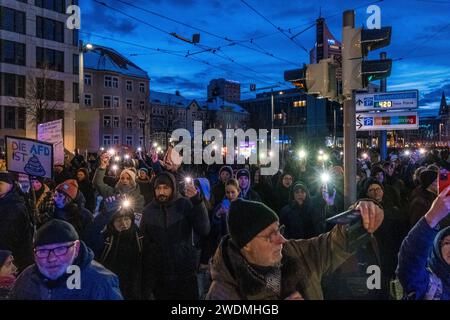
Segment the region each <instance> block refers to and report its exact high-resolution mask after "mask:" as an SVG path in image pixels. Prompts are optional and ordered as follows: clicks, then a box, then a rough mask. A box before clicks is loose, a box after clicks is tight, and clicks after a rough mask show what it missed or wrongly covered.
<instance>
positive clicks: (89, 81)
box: [84, 74, 92, 86]
mask: <svg viewBox="0 0 450 320" xmlns="http://www.w3.org/2000/svg"><path fill="white" fill-rule="evenodd" d="M84 85H85V86H90V85H92V75H90V74H85V75H84Z"/></svg>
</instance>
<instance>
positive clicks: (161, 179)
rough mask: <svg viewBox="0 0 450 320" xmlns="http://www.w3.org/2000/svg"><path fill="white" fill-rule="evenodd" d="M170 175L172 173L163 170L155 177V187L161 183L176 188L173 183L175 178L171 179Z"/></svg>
mask: <svg viewBox="0 0 450 320" xmlns="http://www.w3.org/2000/svg"><path fill="white" fill-rule="evenodd" d="M169 175H171V174H170V173H168V172H163V173H161V174H159V175H158V176H157V177H156V179H155V184H154V187H155V189H156V187H157V186H159V185H160V184H165V185H167V186H170V187H171V188H172V189H174V185H173V180H174V179H171V176H169Z"/></svg>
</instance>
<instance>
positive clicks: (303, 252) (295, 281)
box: [206, 226, 351, 300]
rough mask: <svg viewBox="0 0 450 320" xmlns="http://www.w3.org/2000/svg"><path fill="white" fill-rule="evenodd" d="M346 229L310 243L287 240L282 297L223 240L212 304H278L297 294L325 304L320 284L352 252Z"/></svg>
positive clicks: (217, 257) (336, 229)
mask: <svg viewBox="0 0 450 320" xmlns="http://www.w3.org/2000/svg"><path fill="white" fill-rule="evenodd" d="M349 244H350V243H349V241H348V239H347V235H346V232H345V227H344V226H336V227H334V228H333V230H332V231H330V232H328V233H325V234H322V235H320V236H319V237H316V238H312V239H308V240H288V241H287V242H286V243H285V244H284V247H283V258H282V260H281V293H280V294H276V293H275V292H274V291H272V290H270V288H269V287H268V286H266V283H265V281H263V280H261V279H260V278H259V277H257V276H255V275H254V273H253V272H251V271H250V270H249V269H250V268H249V264H248V262H246V260H245V259H244V257H243V256H242V255H241V254H240V252H239V249H238V248H237V247H236V246H235V245H234V244H233V243H232V242H231V241H230V238H229V236H227V237H225V238H224V239H223V240H222V243H221V244H220V246H219V248H218V249H217V252H216V254H215V256H214V258H213V261H212V266H211V277H212V284H211V287H210V288H209V292H208V294H207V297H206V299H210V300H247V299H248V300H278V299H285V298H286V297H288V296H289V295H290V294H292V293H293V292H295V291H298V292H299V293H300V294H301V295H302V296H303V298H304V299H308V300H322V299H323V293H322V287H321V280H322V277H323V276H324V275H327V274H330V273H331V272H333V270H334V269H336V268H337V267H338V266H339V265H340V264H341V263H343V262H344V261H345V260H346V259H347V258H348V257H350V255H351V252H349V251H350V250H349V247H348V246H349Z"/></svg>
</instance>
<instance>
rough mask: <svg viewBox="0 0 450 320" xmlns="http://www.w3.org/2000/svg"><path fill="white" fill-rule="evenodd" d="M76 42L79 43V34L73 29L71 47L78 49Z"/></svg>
mask: <svg viewBox="0 0 450 320" xmlns="http://www.w3.org/2000/svg"><path fill="white" fill-rule="evenodd" d="M78 41H80V33H79V31H78V29H73V38H72V45H74V46H76V47H78Z"/></svg>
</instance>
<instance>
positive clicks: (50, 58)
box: [36, 47, 64, 72]
mask: <svg viewBox="0 0 450 320" xmlns="http://www.w3.org/2000/svg"><path fill="white" fill-rule="evenodd" d="M36 67H37V68H41V69H46V68H48V69H50V70H55V71H60V72H64V52H63V51H57V50H52V49H47V48H41V47H36Z"/></svg>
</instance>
